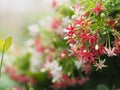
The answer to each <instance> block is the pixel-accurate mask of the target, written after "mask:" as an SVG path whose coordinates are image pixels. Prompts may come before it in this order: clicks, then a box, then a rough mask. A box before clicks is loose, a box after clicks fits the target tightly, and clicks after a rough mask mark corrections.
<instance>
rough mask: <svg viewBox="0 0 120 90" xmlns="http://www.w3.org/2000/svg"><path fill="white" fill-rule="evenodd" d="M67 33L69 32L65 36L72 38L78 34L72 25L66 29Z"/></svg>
mask: <svg viewBox="0 0 120 90" xmlns="http://www.w3.org/2000/svg"><path fill="white" fill-rule="evenodd" d="M66 31H67V33H66V35H65V36H70V37H72V36H73V35H74V34H75V33H76V30H75V28H74V26H72V25H70V26H68V27H67V28H66Z"/></svg>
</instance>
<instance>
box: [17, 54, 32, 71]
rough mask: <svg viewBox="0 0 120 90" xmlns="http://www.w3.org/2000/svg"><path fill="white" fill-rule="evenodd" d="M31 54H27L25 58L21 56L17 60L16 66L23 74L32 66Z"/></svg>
mask: <svg viewBox="0 0 120 90" xmlns="http://www.w3.org/2000/svg"><path fill="white" fill-rule="evenodd" d="M30 57H31V54H30V53H26V54H25V55H23V56H19V57H18V58H17V59H16V62H15V66H16V67H17V68H18V70H20V72H21V73H23V72H27V71H28V69H29V66H30Z"/></svg>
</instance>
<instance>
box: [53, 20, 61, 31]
mask: <svg viewBox="0 0 120 90" xmlns="http://www.w3.org/2000/svg"><path fill="white" fill-rule="evenodd" d="M60 24H61V19H55V18H54V19H53V20H52V22H51V27H52V29H54V30H56V29H58V27H59V26H60Z"/></svg>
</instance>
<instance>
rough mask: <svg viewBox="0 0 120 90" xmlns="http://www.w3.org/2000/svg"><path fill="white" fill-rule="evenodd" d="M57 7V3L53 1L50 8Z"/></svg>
mask: <svg viewBox="0 0 120 90" xmlns="http://www.w3.org/2000/svg"><path fill="white" fill-rule="evenodd" d="M56 6H57V1H56V0H53V1H52V7H53V8H55V7H56Z"/></svg>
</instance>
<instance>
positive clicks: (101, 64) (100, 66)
mask: <svg viewBox="0 0 120 90" xmlns="http://www.w3.org/2000/svg"><path fill="white" fill-rule="evenodd" d="M104 63H105V59H104V60H103V61H102V60H101V61H99V63H96V64H95V65H94V66H95V67H97V69H96V70H98V69H100V70H101V69H102V68H103V67H107V66H106V65H104Z"/></svg>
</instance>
